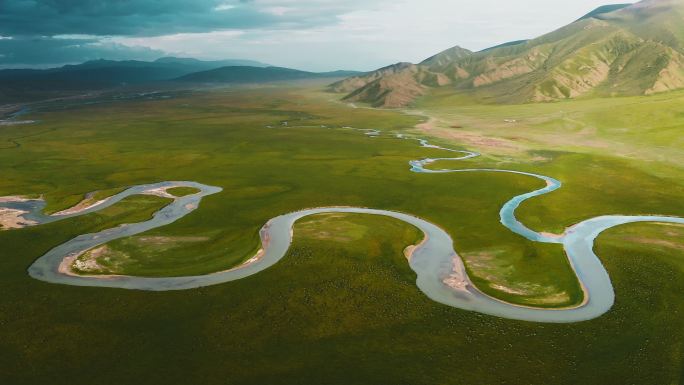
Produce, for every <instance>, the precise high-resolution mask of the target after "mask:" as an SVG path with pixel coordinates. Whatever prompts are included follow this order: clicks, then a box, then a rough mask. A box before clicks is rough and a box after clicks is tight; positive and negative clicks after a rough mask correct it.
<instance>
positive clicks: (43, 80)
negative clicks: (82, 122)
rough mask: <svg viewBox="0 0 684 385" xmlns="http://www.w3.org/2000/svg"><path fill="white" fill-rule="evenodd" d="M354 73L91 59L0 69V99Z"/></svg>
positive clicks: (184, 60)
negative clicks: (47, 67) (140, 87)
mask: <svg viewBox="0 0 684 385" xmlns="http://www.w3.org/2000/svg"><path fill="white" fill-rule="evenodd" d="M358 74H360V73H359V72H354V71H335V72H324V73H315V72H306V71H299V70H294V69H289V68H281V67H273V66H270V65H268V64H264V63H260V62H257V61H252V60H221V61H202V60H197V59H192V58H176V57H165V58H160V59H157V60H155V61H138V60H125V61H114V60H93V61H88V62H85V63H82V64H76V65H66V66H63V67H59V68H50V69H6V70H0V102H5V103H15V102H23V101H31V100H40V99H46V98H50V97H61V96H65V95H69V94H78V93H82V92H84V91H96V90H105V89H109V88H114V87H120V86H130V85H144V84H148V83H149V84H156V83H164V84H166V85H170V86H173V85H174V84H175V85H178V84H180V83H181V82H183V83H187V82H197V83H230V84H237V83H241V84H244V83H265V82H272V81H285V80H300V79H315V78H344V77H347V76H353V75H358Z"/></svg>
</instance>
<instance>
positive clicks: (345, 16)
mask: <svg viewBox="0 0 684 385" xmlns="http://www.w3.org/2000/svg"><path fill="white" fill-rule="evenodd" d="M617 2H620V1H617ZM622 2H624V1H622ZM627 2H630V1H627ZM606 3H610V0H572V1H568V0H344V1H342V0H0V67H2V68H17V67H50V66H58V65H63V64H70V63H78V62H83V61H87V60H94V59H100V58H104V59H112V60H125V59H137V60H153V59H156V58H159V57H162V56H180V57H195V58H199V59H207V60H209V59H251V60H258V61H261V62H265V63H269V64H272V65H278V66H284V67H292V68H298V69H302V70H310V71H329V70H337V69H349V70H363V71H366V70H372V69H375V68H378V67H382V66H385V65H388V64H392V63H396V62H399V61H410V62H420V61H422V60H423V59H425V58H427V57H429V56H432V55H434V54H436V53H438V52H440V51H442V50H444V49H447V48H450V47H452V46H455V45H459V46H461V47H464V48H468V49H471V50H481V49H484V48H488V47H491V46H494V45H497V44H500V43H504V42H507V41H512V40H521V39H528V38H533V37H536V36H539V35H542V34H544V33H547V32H550V31H552V30H554V29H556V28H559V27H561V26H563V25H565V24H568V23H570V22H572V21H573V20H576V19H578V18H580V17H581V16H582V15H584V14H586V13H588V12H589V11H591V10H592V9H594V8H596V7H598V6H600V5H605V4H606Z"/></svg>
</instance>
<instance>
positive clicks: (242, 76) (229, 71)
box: [175, 66, 359, 84]
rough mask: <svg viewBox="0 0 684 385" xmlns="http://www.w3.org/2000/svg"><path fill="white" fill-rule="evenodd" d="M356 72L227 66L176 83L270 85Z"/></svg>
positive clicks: (355, 73)
mask: <svg viewBox="0 0 684 385" xmlns="http://www.w3.org/2000/svg"><path fill="white" fill-rule="evenodd" d="M358 74H359V72H354V71H333V72H307V71H300V70H296V69H291V68H283V67H250V66H227V67H221V68H216V69H212V70H208V71H201V72H195V73H192V74H188V75H185V76H181V77H179V78H177V79H175V81H179V82H194V83H231V84H247V83H268V82H275V81H285V80H299V79H318V78H340V77H347V76H352V75H358Z"/></svg>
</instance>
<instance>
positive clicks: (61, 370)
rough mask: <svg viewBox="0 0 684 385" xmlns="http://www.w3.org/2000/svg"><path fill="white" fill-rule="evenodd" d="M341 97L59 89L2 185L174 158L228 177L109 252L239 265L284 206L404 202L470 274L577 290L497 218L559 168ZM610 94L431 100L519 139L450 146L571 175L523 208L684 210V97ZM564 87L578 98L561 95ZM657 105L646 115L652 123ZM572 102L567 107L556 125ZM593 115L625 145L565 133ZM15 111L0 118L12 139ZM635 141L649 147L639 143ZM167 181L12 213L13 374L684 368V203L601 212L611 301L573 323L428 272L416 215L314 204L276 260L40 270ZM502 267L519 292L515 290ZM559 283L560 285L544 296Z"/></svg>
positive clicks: (2, 353)
mask: <svg viewBox="0 0 684 385" xmlns="http://www.w3.org/2000/svg"><path fill="white" fill-rule="evenodd" d="M327 97H329V95H328V96H327ZM327 97H326V98H325V99H321V98H320V94H318V93H315V92H311V91H310V90H300V89H285V88H277V89H268V90H263V89H254V90H240V91H215V92H206V93H204V92H197V93H195V94H194V95H191V96H182V97H179V98H177V99H171V100H164V101H155V102H122V103H117V104H108V105H100V106H91V107H87V108H85V107H84V108H81V109H79V110H67V111H55V112H51V113H46V114H43V115H41V116H40V120H41V123H40V124H39V125H36V126H25V127H23V128H22V130H26V131H27V132H24V133H23V134H24V135H28V134H31V133H32V132H34V131H35V132H36V133H38V132H44V133H42V134H40V135H36V136H29V137H26V138H24V139H19V141H20V143H21V144H22V145H21V146H20V147H15V148H12V149H4V150H0V164H1V165H2V171H3V178H2V179H0V195H10V194H44V195H45V197H46V199H48V201H50V200H54V201H60V200H67V199H68V197H70V196H79V197H80V198H82V197H83V194H84V193H87V192H89V191H97V190H108V189H115V188H123V187H125V186H131V185H136V184H141V183H152V182H158V181H163V180H195V181H198V182H201V183H205V184H209V185H215V186H221V187H223V189H224V190H223V191H222V192H221V193H219V194H216V195H212V196H209V197H207V198H205V199H204V200H203V201H202V202H201V204H200V207H199V208H198V209H197V210H196V211H194V212H193V213H192V214H191V215H188V216H186V217H184V218H182V219H181V220H179V221H177V222H175V223H174V224H172V225H169V226H165V227H163V228H159V229H155V230H153V231H150V232H147V233H145V234H140V235H138V236H135V237H131V238H127V239H122V240H119V241H116V242H113V243H112V244H111V245H116V246H117V248H119V249H120V250H121V251H125V253H126V255H127V256H128V257H130V258H128V259H126V260H127V261H130V262H129V263H128V264H127V265H126V266H124V267H121V266H118V265H117V266H115V265H112V266H110V268H113V267H116V268H121V269H123V272H126V273H136V274H141V275H148V276H159V275H186V274H203V273H208V272H213V271H217V270H222V269H226V268H230V267H232V266H235V265H236V264H239V263H241V262H242V261H244V260H245V259H247V258H250V257H252V256H253V255H254V252H255V251H256V249H257V248H258V247H259V241H258V239H259V237H258V231H259V229H260V228H261V226H263V224H264V223H266V221H267V220H268V219H270V218H272V217H274V216H277V215H279V214H283V213H287V212H291V211H295V210H300V209H303V208H306V207H317V206H331V205H334V206H338V205H350V206H365V207H374V208H380V209H389V210H396V211H402V212H406V213H410V214H413V215H417V216H420V217H422V218H425V219H426V220H429V221H431V222H433V223H435V224H438V225H440V226H441V227H443V228H444V229H446V230H447V231H448V232H449V233H450V234H451V235H452V237H453V239H454V243H455V245H454V246H455V249H456V250H457V251H458V252H459V254H460V255H462V256H463V258H464V260H465V261H466V264H467V268H468V271H469V274H470V275H471V276H472V277H473V280H475V281H476V283H477V284H478V287H480V288H481V289H482V290H484V291H486V292H487V293H488V294H490V295H493V296H496V297H498V298H503V299H506V300H509V301H512V302H516V303H521V304H536V305H544V306H550V307H554V306H556V307H557V306H566V305H568V304H572V303H576V302H577V301H578V300H579V297H578V296H577V282H576V281H575V280H574V276H573V274H572V271H571V270H570V268H569V266H568V263H567V259H566V258H565V256H564V254H563V252H562V249H561V248H560V247H559V246H558V245H539V244H535V243H532V242H528V241H526V240H524V239H522V238H520V237H519V236H517V235H515V234H512V233H511V232H510V231H508V230H507V229H505V228H504V227H503V226H502V225H501V224H500V223H499V213H498V212H499V209H500V208H501V205H503V204H504V203H505V202H506V201H507V200H509V199H510V198H511V197H512V196H515V195H517V194H521V193H524V192H528V191H531V190H533V189H536V188H539V187H541V186H542V183H541V182H540V181H538V180H536V179H533V178H527V177H523V176H520V175H507V174H493V173H462V174H452V175H420V174H414V173H410V172H409V171H408V169H409V166H408V161H409V160H412V159H416V158H420V157H437V156H442V155H444V154H443V152H440V151H437V150H431V149H423V148H419V147H418V146H417V145H416V143H415V142H413V141H401V140H396V139H392V138H389V137H388V138H368V137H366V136H365V135H363V134H361V133H359V132H355V131H351V130H338V129H325V128H321V125H326V126H328V127H338V126H353V127H358V128H380V129H383V130H387V131H401V132H412V131H413V130H412V129H411V127H413V126H414V125H415V124H416V123H417V122H418V121H419V120H420V118H419V117H416V116H406V115H402V114H400V113H397V112H391V111H378V110H370V109H353V110H352V109H349V108H347V107H345V106H344V105H342V104H339V103H331V102H328V101H327ZM615 100H617V99H615ZM615 100H613V99H611V100H610V101H603V100H599V101H596V102H594V103H595V104H594V105H590V104H583V103H585V102H572V103H567V104H565V103H559V104H556V105H539V106H537V107H535V106H506V107H505V108H503V107H502V109H498V108H495V107H492V106H488V107H478V106H472V107H469V106H466V107H463V108H459V109H449V108H447V107H448V106H447V105H444V106H441V107H433V108H434V110H430V111H428V112H430V113H433V112H434V113H439V114H440V119H443V123H444V124H446V123H450V124H452V123H456V122H459V123H463V126H464V128H463V130H465V131H467V132H474V133H477V134H487V135H491V136H492V137H503V138H505V139H509V140H512V141H515V142H516V143H520V144H521V145H522V146H523V148H521V149H515V151H513V150H511V151H510V152H506V151H508V150H506V151H504V150H501V149H500V150H501V151H500V152H498V153H497V152H493V153H491V154H490V153H488V152H487V153H486V154H485V156H483V157H481V158H477V159H473V160H470V161H464V162H457V163H455V162H449V164H448V165H447V164H446V163H445V164H437V165H435V167H438V168H439V167H442V166H444V167H464V168H465V167H468V168H470V167H494V166H496V167H499V168H510V169H519V170H524V171H532V172H537V173H541V174H545V175H549V176H553V177H557V178H559V179H560V180H561V181H562V182H563V183H564V187H563V188H562V189H561V190H559V191H556V192H554V193H552V194H549V195H547V196H544V197H540V198H536V199H534V200H532V201H529V202H527V203H525V204H524V205H523V206H522V207H521V209H520V212H519V214H520V217H521V219H522V221H523V222H524V223H526V224H529V225H530V226H531V227H533V228H535V229H539V230H559V229H562V228H564V227H565V226H568V225H570V224H572V223H575V222H576V221H579V220H583V219H587V218H589V217H591V216H595V215H599V214H615V213H621V214H631V213H637V212H651V213H653V214H670V215H684V206H683V203H682V200H681V197H682V194H683V192H682V190H681V188H682V184H681V183H680V182H677V179H678V177H679V179H681V164H678V163H677V162H676V160H673V161H670V162H665V161H664V160H657V159H656V158H657V157H658V156H661V155H662V156H664V157H665V156H669V154H674V155H673V156H675V158H674V159H677V158H676V156H677V151H676V150H677V148H679V149H680V151H681V147H678V146H680V144H679V142H677V140H678V138H677V137H676V135H674V133H668V132H669V130H670V124H677V122H678V121H679V120H678V119H679V118H677V117H676V115H677V111H678V107H677V106H676V105H675V104H673V103H674V102H671V101H670V99H667V98H661V97H658V98H639V99H622V101H623V102H624V103H625V104H624V106H626V107H625V111H626V112H625V113H624V114H623V115H624V116H622V117H618V118H619V119H624V120H623V121H617V122H613V123H611V121H610V119H609V117H610V116H611V115H612V116H617V115H620V114H619V113H618V112H616V111H615V110H616V109H617V107H619V106H620V104H618V103H617V102H616V101H615ZM575 103H578V104H575ZM560 108H562V109H563V110H564V111H565V110H567V111H568V114H569V115H567V116H570V117H571V119H572V121H570V120H567V119H566V117H567V116H566V115H563V114H559V113H558V110H559V109H560ZM601 108H603V109H604V112H603V114H605V115H607V116H608V117H605V118H604V117H603V114H602V113H601V111H602V110H601ZM633 111H634V112H633ZM660 113H662V114H665V115H669V116H670V118H662V117H660ZM630 115H631V117H629V116H630ZM640 116H641V118H640ZM648 116H653V117H654V119H655V120H656V121H650V120H649V119H648ZM504 118H506V119H507V118H512V119H518V120H519V122H521V123H520V126H516V125H514V126H513V127H514V128H511V127H510V126H508V125H507V124H506V123H504V122H503V119H504ZM618 118H616V119H618ZM661 118H662V119H663V120H661V121H658V119H661ZM602 119H605V120H602ZM284 121H287V122H288V123H289V125H288V126H287V127H285V126H283V125H282V123H281V122H284ZM641 121H643V123H644V124H643V126H644V127H645V128H644V129H643V131H640V130H637V129H635V128H634V126H633V125H634V124H635V122H641ZM562 122H565V123H564V124H566V125H565V126H556V124H557V123H558V124H559V123H562ZM601 122H602V123H601ZM267 126H272V127H273V128H267ZM296 126H305V127H296ZM586 126H590V127H596V133H595V137H596V138H603V140H605V141H609V140H610V141H612V142H611V143H613V142H614V143H615V148H608V149H606V148H600V147H594V146H592V145H590V144H591V143H584V142H579V141H578V140H574V139H575V138H577V136H574V135H570V133H572V132H582V130H584V128H583V127H586ZM613 126H615V127H617V126H622V127H623V128H626V129H627V131H621V130H617V129H612V128H610V127H613ZM639 128H640V129H641V126H640V127H639ZM471 130H472V131H471ZM547 130H548V131H549V132H547ZM564 130H568V133H567V134H564ZM573 130H575V131H573ZM45 132H46V133H45ZM443 132H450V131H433V134H434V135H436V136H437V135H439V137H438V138H436V141H437V142H439V143H443V144H453V145H455V146H458V147H465V148H471V147H476V146H472V143H466V142H464V141H463V140H460V139H458V138H455V137H449V136H445V135H442V134H443ZM495 134H496V135H495ZM16 135H18V133H17V132H15V131H14V130H13V129H11V130H7V131H5V130H4V128H3V130H0V140H3V141H4V140H7V139H10V138H13V137H15V136H16ZM497 135H500V136H497ZM582 135H587V136H589V134H587V133H585V134H582ZM668 137H669V138H670V140H669V142H667V143H666V144H664V145H662V146H661V145H659V144H658V143H659V141H660V140H665V139H666V138H668ZM556 142H557V143H556ZM554 143H556V144H554ZM637 144H640V150H639V152H636V153H634V154H632V152H631V151H632V149H634V148H636V147H637ZM481 145H482V146H483V147H487V146H488V144H487V143H486V142H481ZM485 149H486V148H485ZM625 154H632V155H629V156H628V155H625ZM641 154H648V156H647V157H641ZM64 170H69V172H64ZM137 198H139V197H136V199H137ZM145 198H148V197H145ZM131 199H133V198H131ZM154 199H157V198H154ZM155 202H156V203H155ZM155 202H152V201H150V202H143V203H141V205H140V206H136V207H134V206H130V205H127V204H128V203H130V202H125V204H121V205H116V206H114V207H112V208H111V209H115V211H116V210H123V211H122V212H121V213H120V214H116V212H112V211H104V210H103V211H101V212H99V213H95V214H89V215H86V216H82V217H78V218H73V219H69V220H65V221H62V222H56V223H52V224H47V225H44V226H37V227H33V228H28V229H24V230H18V231H6V232H0V245H3V247H2V248H0V290H2V292H3V299H2V300H0V325H2V328H0V368H2V369H3V370H2V371H0V380H2V381H1V382H3V383H8V384H30V383H45V382H50V383H55V384H59V383H79V382H82V383H94V382H97V383H102V384H108V383H116V384H121V383H132V382H149V383H166V384H170V383H195V382H201V383H208V384H212V383H220V384H224V383H231V384H242V383H244V384H247V383H269V384H280V383H282V384H287V383H331V384H334V383H340V384H376V383H393V384H402V383H406V384H434V383H440V384H448V383H458V384H483V383H485V384H487V383H529V384H542V383H543V384H567V383H621V384H622V383H648V384H660V383H678V382H681V381H682V378H681V376H682V373H683V370H684V366H683V362H682V356H681V347H682V341H683V340H684V332H683V331H682V328H681V322H680V319H679V318H680V317H679V315H678V314H681V312H682V311H684V308H683V307H684V302H683V301H681V299H680V298H679V293H681V292H682V290H683V289H684V287H682V282H684V280H682V269H681V266H680V265H681V263H680V262H681V256H682V251H681V249H680V248H679V246H680V245H681V241H680V240H681V239H682V238H681V231H680V229H678V228H677V229H675V228H673V227H672V226H670V227H666V226H659V225H638V226H639V227H632V226H625V227H621V228H618V229H614V230H612V231H610V232H609V233H606V234H605V235H603V236H601V237H600V238H599V239H598V244H597V248H596V251H597V253H598V255H599V256H600V257H601V259H602V260H603V261H604V263H605V266H606V268H607V270H608V272H609V273H610V276H611V280H612V282H613V284H614V286H615V290H616V298H617V301H616V304H615V307H614V309H613V310H611V311H610V312H609V313H608V314H606V315H605V316H603V317H601V318H599V319H596V320H593V321H588V322H582V323H577V324H570V325H549V324H535V323H527V322H517V321H510V320H504V319H498V318H495V317H489V316H484V315H480V314H477V313H473V312H466V311H461V310H459V309H454V308H450V307H447V306H443V305H440V304H437V303H435V302H433V301H431V300H429V299H428V298H426V297H425V296H424V295H423V294H422V293H421V292H420V291H419V290H418V289H417V288H416V286H415V275H414V273H413V272H412V271H411V270H410V268H409V266H408V264H407V262H406V260H405V258H404V256H403V254H402V250H403V248H404V247H405V246H407V245H409V244H412V243H415V241H416V240H417V239H418V238H419V235H420V234H417V233H416V230H415V229H413V228H412V227H409V226H406V225H405V224H402V223H401V222H397V221H393V220H390V219H388V218H377V217H372V216H354V215H349V216H330V215H328V216H316V217H311V218H307V219H305V220H303V221H302V222H300V223H298V224H297V225H296V227H295V242H294V244H293V246H292V248H291V249H290V251H289V252H288V255H287V256H286V257H285V258H284V259H283V260H282V261H281V262H280V263H278V264H277V265H275V266H273V267H272V268H270V269H268V270H266V271H264V272H261V273H259V274H257V275H254V276H252V277H249V278H246V279H244V280H240V281H236V282H231V283H227V284H223V285H218V286H213V287H207V288H202V289H197V290H188V291H179V292H162V293H151V292H139V291H126V290H112V289H98V288H87V287H71V286H64V285H53V284H47V283H44V282H41V281H37V280H34V279H32V278H30V277H29V276H28V275H27V274H26V268H27V267H28V266H29V265H30V264H31V263H32V262H33V260H35V259H36V258H38V257H39V256H40V255H42V254H44V253H45V252H46V251H47V250H49V249H51V248H52V247H54V246H56V245H58V244H60V243H62V242H65V241H67V240H69V239H71V238H73V237H75V236H76V235H79V234H84V233H89V232H95V231H99V230H100V229H103V228H108V227H112V226H115V225H117V224H119V223H125V222H128V221H131V220H133V219H134V220H144V218H145V217H147V216H149V215H150V213H151V212H153V211H154V210H155V209H157V208H158V207H160V206H161V205H162V203H163V201H155ZM127 207H128V209H127ZM108 210H109V209H108ZM635 226H636V225H635ZM673 229H675V230H673ZM668 231H676V234H674V233H673V234H674V235H668V233H667V232H668ZM640 233H642V234H645V236H646V237H647V238H648V239H656V240H665V241H668V242H670V243H667V244H665V243H661V244H658V245H657V247H654V244H653V243H644V240H643V239H635V238H639V236H637V235H638V234H640ZM678 240H679V241H678ZM154 250H156V251H154ZM497 285H499V286H502V285H503V286H505V287H506V288H508V289H516V292H519V291H522V292H524V293H522V294H517V295H512V294H511V293H509V291H510V290H508V291H506V290H502V289H498V288H497ZM523 289H524V290H523ZM563 293H565V295H566V296H565V297H563ZM549 298H556V299H557V300H556V302H554V303H550V304H549V303H545V301H547V300H548V299H549ZM122 367H124V368H126V370H121V369H120V368H122Z"/></svg>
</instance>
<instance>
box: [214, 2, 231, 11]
mask: <svg viewBox="0 0 684 385" xmlns="http://www.w3.org/2000/svg"><path fill="white" fill-rule="evenodd" d="M235 7H236V6H235V5H233V4H227V3H223V4H219V5H217V6H215V7H214V11H228V10H231V9H233V8H235Z"/></svg>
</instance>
